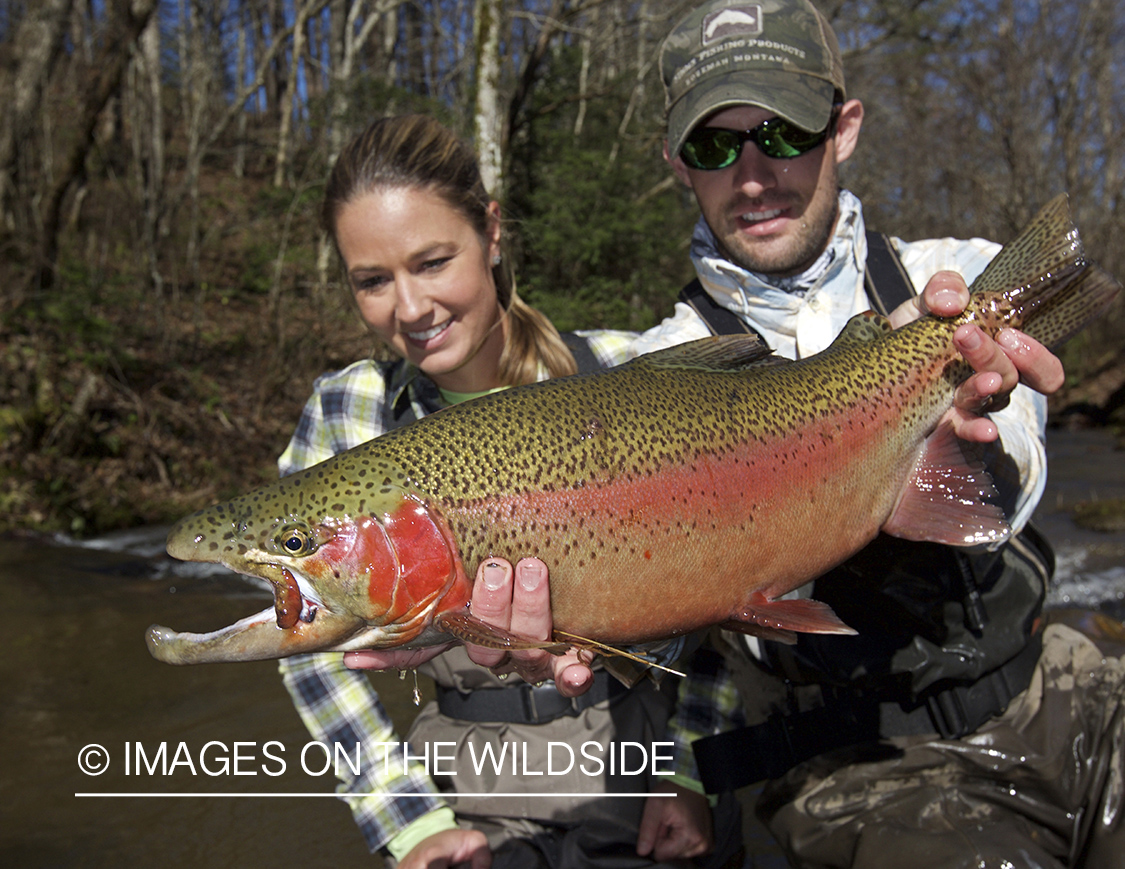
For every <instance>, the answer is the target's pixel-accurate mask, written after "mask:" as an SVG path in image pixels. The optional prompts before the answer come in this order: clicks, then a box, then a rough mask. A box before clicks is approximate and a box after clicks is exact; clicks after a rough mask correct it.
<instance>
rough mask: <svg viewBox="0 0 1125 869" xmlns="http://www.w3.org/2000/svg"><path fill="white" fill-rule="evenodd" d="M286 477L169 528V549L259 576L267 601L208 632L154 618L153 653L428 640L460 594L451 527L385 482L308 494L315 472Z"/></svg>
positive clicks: (260, 654) (195, 656)
mask: <svg viewBox="0 0 1125 869" xmlns="http://www.w3.org/2000/svg"><path fill="white" fill-rule="evenodd" d="M294 477H298V475H294ZM294 477H289V478H286V479H283V480H281V481H279V482H278V483H275V484H272V485H270V486H265V487H263V488H261V489H259V490H257V491H255V492H252V493H250V494H248V495H244V496H242V497H240V498H236V499H234V500H233V501H230V502H226V503H223V504H216V505H214V506H212V507H208V508H206V509H204V510H201V511H199V512H198V513H195V514H193V515H191V516H188V517H187V518H185V519H182V520H181V521H180V522H179V523H177V524H176V525H175V526H174V527H173V528H172V530H171V531H170V532H169V534H168V541H167V550H168V554H169V555H171V556H173V557H174V558H178V559H181V560H184V561H199V562H212V563H217V564H222V565H224V566H226V567H228V568H229V569H231V570H233V571H235V572H237V573H241V574H245V575H248V576H253V577H257V578H259V579H262V580H265V581H266V582H267V583H269V584H270V586H271V587H272V590H273V595H274V606H273V607H272V608H271V609H267V610H264V611H263V612H261V613H258V614H257V615H256V616H252V617H250V618H248V619H243V620H241V621H240V622H237V623H236V624H234V625H231V626H229V627H227V628H224V629H222V630H219V631H214V632H211V633H207V634H189V633H177V632H175V631H171V630H169V629H167V628H162V627H160V626H153V627H151V628H150V629H149V632H148V636H147V641H148V645H149V650H150V652H152V654H153V656H154V657H156V658H158V659H159V660H163V661H167V662H169V663H202V662H206V661H233V660H260V659H263V658H280V657H285V656H288V655H293V654H301V653H307V652H316V651H348V650H352V649H367V648H395V647H406V646H410V645H411V644H416V645H425V644H427V642H429V640H428V635H427V628H428V627H429V626H430V624H431V622H432V620H433V617H434V616H435V615H436V614H437V613H439V612H447V611H451V610H459V609H462V608H464V606H465V605H466V604H467V603H468V600H469V596H470V593H471V583H470V581H469V580H468V578H467V577H466V574H465V571H464V568H463V566H462V563H461V559H460V556H459V554H458V548H457V546H456V543H455V541H454V539H453V536H452V534H451V532H450V530H449V528H448V525H447V524H446V523H445V521H444V520H443V518H442V516H441V514H440V512H439V511H438V510H437V509H435V508H434V507H433V506H432V505H431V504H429V503H427V502H426V500H425V499H424V498H422V497H421V496H420V495H419V494H418V493H414V492H410V491H408V490H406V489H403V488H400V487H397V486H391V485H384V486H382V487H380V488H379V489H378V491H377V492H376V493H374V494H371V493H367V494H365V495H364V496H363V497H362V498H358V499H357V498H354V497H349V496H348V495H346V494H344V493H345V492H347V491H352V490H349V489H347V488H346V487H343V486H340V485H337V486H336V487H335V489H334V490H333V492H332V494H331V497H323V496H314V495H312V494H311V493H309V492H304V491H303V488H304V487H311V486H313V485H314V481H318V480H319V481H320V482H321V483H322V482H323V477H322V476H318V475H315V474H314V475H310V474H308V472H305V473H304V474H303V475H302V476H301V477H299V478H296V479H295V478H294ZM341 490H343V491H341Z"/></svg>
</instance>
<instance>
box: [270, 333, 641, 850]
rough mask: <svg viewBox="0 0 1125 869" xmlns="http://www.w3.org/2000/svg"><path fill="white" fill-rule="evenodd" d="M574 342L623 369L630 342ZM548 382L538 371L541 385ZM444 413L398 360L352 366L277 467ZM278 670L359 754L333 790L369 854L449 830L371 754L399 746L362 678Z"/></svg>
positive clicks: (321, 736)
mask: <svg viewBox="0 0 1125 869" xmlns="http://www.w3.org/2000/svg"><path fill="white" fill-rule="evenodd" d="M578 334H579V335H580V336H581V337H583V338H584V339H585V340H586V343H587V345H588V346H589V347H590V349H591V351H593V353H594V356H595V357H596V358H597V360H598V361H599V363H601V364H602V365H604V366H610V365H617V364H620V363H621V362H623V361H625V357H626V354H627V351H628V349H629V347H630V345H631V343H632V341H633V340H634V339H635V338H636V336H635V335H633V334H631V333H628V332H611V331H596V332H580V333H578ZM545 376H546V372H545V371H544V372H541V378H540V379H545ZM444 406H445V401H444V399H443V398H442V397H441V394H440V392H439V391H438V389H437V387H436V386H435V385H434V384H433V382H432V381H430V380H429V379H428V378H427V377H425V375H423V374H422V373H421V372H419V371H418V369H417V368H414V367H413V366H411V365H408V364H406V363H405V362H402V361H393V362H376V361H373V360H370V359H365V360H362V361H360V362H356V363H354V364H352V365H350V366H348V367H347V368H345V369H343V370H341V371H335V372H330V373H328V374H325V375H322V376H321V377H319V378H317V381H316V383H315V384H314V386H313V395H312V397H311V398H310V399H309V400H308V402H307V403H306V404H305V409H304V412H303V413H302V415H301V419H300V422H299V423H298V424H297V429H296V432H295V433H294V435H293V438H292V440H291V441H290V443H289V446H288V447H287V448H286V450H285V452H284V453H283V454H282V456H281V458H280V459H279V460H278V468H279V470H280V472H281V475H282V476H286V475H288V474H291V473H293V472H294V471H299V470H302V469H303V468H307V467H309V466H311V465H315V464H317V463H318V462H322V461H324V460H325V459H328V458H331V457H332V456H334V455H336V454H337V453H339V452H342V451H344V450H347V449H351V448H352V447H356V446H359V445H360V444H363V443H366V442H367V441H369V440H371V439H372V438H375V437H378V436H379V435H381V434H383V433H384V432H385V431H386V430H387V428H388V427H389V426H388V421H389V420H391V419H400V418H402V417H403V416H404V415H405V417H406V418H407V419H410V418H411V415H412V416H413V418H418V419H420V418H421V417H423V416H426V415H427V414H430V413H433V412H434V411H436V410H439V409H441V408H442V407H444ZM279 668H280V671H281V675H282V679H283V681H284V683H285V687H286V688H287V689H288V691H289V694H290V696H291V697H292V699H293V705H294V706H295V707H296V709H297V713H298V714H299V715H300V716H301V720H302V721H303V722H304V723H305V727H306V728H308V731H309V733H310V734H311V735H312V737H313V739H315V740H317V741H319V742H321V743H323V744H325V745H332V744H334V743H339V744H340V745H341V747H342V748H343V749H344V750H347V751H350V752H352V753H353V754H354V751H355V746H356V745H362V746H363V749H362V753H363V757H364V759H365V761H366V762H365V763H364V764H363V765H362V766H361V768H360V774H359V775H358V776H357V775H354V774H352V772H351V770H350V768H349V767H348V765H347V764H342V765H341V766H342V768H341V769H340V770H339V772H340V773H341V782H340V784H339V786H338V787H337V791H338V792H339V793H340V794H341V795H342V797H343V799H344V800H345V801H346V802H347V804H348V806H349V807H350V808H351V810H352V815H353V817H354V818H355V822H356V824H357V825H358V826H359V829H360V832H362V833H363V837H364V839H366V841H367V845H368V847H369V848H370V849H371V850H372V851H375V850H376V849H378V848H380V847H388V849H389V850H391V852H392V853H394V854H395V856H398V857H401V856H402V855H404V854H406V853H408V852H409V851H410V849H411V848H412V847H413V846H414V845H415V844H416V843H417V842H418V841H420V840H421V839H423V838H425V837H426V836H428V835H430V834H432V833H435V832H438V831H439V830H442V829H451V828H453V827H455V826H456V824H455V822H454V817H453V812H452V811H451V810H450V809H449V808H448V807H447V806H446V805H445V802H444V800H443V799H442V798H441V797H440V796H439V795H438V790H437V788H436V787H435V785H434V783H433V782H432V781H431V780H430V778H429V776H427V775H426V773H425V770H424V768H423V767H422V766H421V765H420V764H415V763H413V762H411V763H409V764H404V758H403V754H402V751H401V749H399V748H396V749H394V750H391V751H390V752H389V755H388V757H387V762H385V763H384V760H383V749H382V748H379V749H376V748H375V745H376V744H377V743H396V744H398V743H401V742H402V738H401V737H400V736H397V735H396V734H395V733H394V728H393V725H392V724H391V719H390V716H389V715H388V714H387V711H386V709H384V707H383V704H382V703H381V702H380V701H379V695H378V694H377V693H376V691H375V690H374V688H373V687H372V685H371V681H370V680H369V679H368V677H367V675H366V674H365V673H362V672H356V671H353V670H349V669H347V668H346V667H345V666H344V663H343V656H342V655H340V654H336V653H323V654H316V655H299V656H294V657H291V658H284V659H282V660H281V662H280V665H279ZM376 759H377V761H378V762H374V761H375V760H376ZM404 769H405V774H403V771H404ZM386 770H389V771H390V773H391V775H390V776H389V777H387V776H386V775H385V771H386ZM353 794H354V796H351V795H353ZM392 840H394V841H392Z"/></svg>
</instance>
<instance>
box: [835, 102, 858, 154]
mask: <svg viewBox="0 0 1125 869" xmlns="http://www.w3.org/2000/svg"><path fill="white" fill-rule="evenodd" d="M862 126H863V103H861V102H860V101H859V100H848V101H847V102H846V103H844V104H843V105H842V106H841V107H840V114H839V116H838V117H837V118H836V134H835V136H833V141H834V142H835V144H836V162H837V163H843V162H844V161H845V160H847V159H848V158H849V157H850V156H851V155H852V152H853V151H855V146H856V143H857V142H858V141H859V128H860V127H862Z"/></svg>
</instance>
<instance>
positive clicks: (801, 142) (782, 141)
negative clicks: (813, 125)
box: [753, 118, 825, 159]
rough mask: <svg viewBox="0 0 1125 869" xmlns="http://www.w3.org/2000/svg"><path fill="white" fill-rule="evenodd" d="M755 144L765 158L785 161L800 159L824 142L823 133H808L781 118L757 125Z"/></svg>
mask: <svg viewBox="0 0 1125 869" xmlns="http://www.w3.org/2000/svg"><path fill="white" fill-rule="evenodd" d="M753 132H754V133H755V134H756V136H755V139H754V144H756V145H757V146H758V147H759V148H760V149H761V151H762V153H763V154H765V155H766V156H767V157H773V158H775V159H787V158H790V157H800V156H801V155H802V154H804V153H807V152H808V151H811V150H812V149H813V148H815V147H816V146H817V145H819V144H820V143H821V142H823V141H824V138H825V133H824V132H823V131H822V132H819V133H810V132H809V131H808V130H802V129H801V128H800V127H795V126H794V125H793V124H791V123H789V122H788V121H784V120H782V119H781V118H773V119H771V120H769V121H766V122H765V123H763V124H760V125H758V126H757V127H756V128H755V129H754V131H753Z"/></svg>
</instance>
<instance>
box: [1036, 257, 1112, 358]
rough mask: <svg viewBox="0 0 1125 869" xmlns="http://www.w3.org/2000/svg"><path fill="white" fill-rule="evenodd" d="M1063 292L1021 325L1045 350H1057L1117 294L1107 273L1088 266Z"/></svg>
mask: <svg viewBox="0 0 1125 869" xmlns="http://www.w3.org/2000/svg"><path fill="white" fill-rule="evenodd" d="M1064 289H1065V292H1060V293H1056V294H1055V295H1053V296H1051V298H1049V299H1047V301H1045V302H1044V303H1043V304H1041V305H1040V306H1039V307H1038V308H1037V309H1036V310H1035V312H1034V314H1032V316H1030V317H1029V318H1028V319H1027V321H1026V322H1025V323H1024V325H1023V331H1024V332H1025V333H1027V334H1028V335H1030V336H1031V337H1032V338H1034V339H1035V340H1036V341H1038V342H1040V343H1041V344H1044V345H1045V346H1047V347H1052V348H1053V347H1058V346H1060V345H1062V344H1064V343H1065V342H1066V341H1069V340H1070V339H1071V338H1072V337H1073V336H1074V335H1076V334H1077V333H1078V332H1080V331H1081V330H1082V328H1083V327H1084V326H1085V325H1086V324H1087V323H1089V322H1090V321H1091V320H1093V319H1094V318H1095V317H1097V316H1098V315H1099V314H1101V313H1102V312H1103V311H1105V309H1106V308H1108V307H1109V306H1110V305H1111V304H1112V303H1113V301H1114V299H1115V298H1116V297H1117V294H1118V293H1120V292H1121V284H1120V283H1119V282H1118V281H1117V279H1116V278H1114V277H1113V275H1111V274H1110V273H1109V272H1107V271H1105V270H1104V269H1101V268H1099V267H1098V266H1094V265H1091V266H1089V267H1087V268H1085V269H1083V270H1082V272H1080V273H1079V274H1078V275H1077V276H1076V277H1074V278H1073V279H1072V280H1071V281H1069V285H1068V286H1066V287H1065V288H1064Z"/></svg>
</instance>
